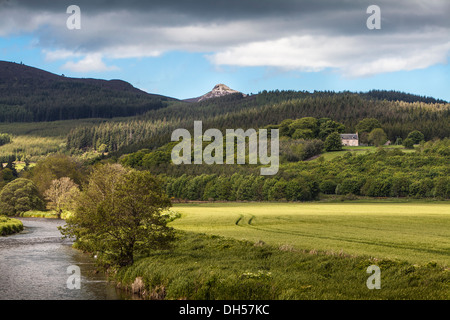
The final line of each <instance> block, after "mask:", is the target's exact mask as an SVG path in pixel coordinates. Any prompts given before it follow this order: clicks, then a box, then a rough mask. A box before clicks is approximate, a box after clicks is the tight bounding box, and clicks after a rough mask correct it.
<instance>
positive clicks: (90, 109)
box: [0, 61, 175, 122]
mask: <svg viewBox="0 0 450 320" xmlns="http://www.w3.org/2000/svg"><path fill="white" fill-rule="evenodd" d="M169 101H175V99H173V98H169V97H164V96H160V95H154V94H148V93H146V92H144V91H141V90H139V89H137V88H135V87H133V86H132V85H131V84H129V83H127V82H125V81H122V80H109V81H107V80H99V79H84V78H69V77H65V76H63V75H61V76H59V75H56V74H53V73H50V72H47V71H44V70H40V69H37V68H33V67H29V66H26V65H23V64H17V63H12V62H6V61H0V122H38V121H55V120H68V119H82V118H112V117H126V116H135V115H139V114H142V113H145V112H147V111H149V110H155V109H159V108H162V107H164V106H166V105H167V103H168V102H169Z"/></svg>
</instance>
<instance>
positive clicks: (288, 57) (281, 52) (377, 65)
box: [208, 30, 450, 78]
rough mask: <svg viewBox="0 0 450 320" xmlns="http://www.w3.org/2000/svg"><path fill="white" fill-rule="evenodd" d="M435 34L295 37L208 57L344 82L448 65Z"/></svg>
mask: <svg viewBox="0 0 450 320" xmlns="http://www.w3.org/2000/svg"><path fill="white" fill-rule="evenodd" d="M440 31H441V32H438V31H437V30H433V31H429V32H424V33H420V34H412V35H406V34H393V35H381V36H375V37H371V36H361V35H359V36H341V37H336V36H326V35H323V36H316V37H313V36H309V35H307V36H300V37H298V36H293V37H286V38H281V39H278V40H271V41H260V42H252V43H248V44H244V45H239V46H236V47H233V48H230V49H227V50H224V51H221V52H217V53H214V54H212V55H209V56H208V58H209V59H210V61H211V62H212V63H214V64H215V65H219V66H220V65H230V66H242V67H244V66H254V67H255V66H270V67H278V68H282V69H287V70H299V71H303V72H317V71H322V70H325V69H334V70H335V71H338V72H340V73H341V74H343V75H344V76H346V77H352V78H353V77H365V76H372V75H375V74H379V73H387V72H395V71H402V70H414V69H422V68H427V67H429V66H432V65H435V64H442V63H446V62H447V57H448V56H449V54H450V41H449V40H448V37H447V36H446V33H443V32H442V30H440Z"/></svg>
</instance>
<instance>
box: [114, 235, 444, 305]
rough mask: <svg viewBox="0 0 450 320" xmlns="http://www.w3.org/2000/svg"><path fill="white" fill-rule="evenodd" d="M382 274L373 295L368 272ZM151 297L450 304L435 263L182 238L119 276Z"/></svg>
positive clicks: (116, 276)
mask: <svg viewBox="0 0 450 320" xmlns="http://www.w3.org/2000/svg"><path fill="white" fill-rule="evenodd" d="M374 264H375V265H377V266H379V267H380V269H381V289H380V290H369V289H368V288H367V285H366V282H367V279H368V277H369V274H367V267H368V266H370V265H374ZM113 278H114V280H115V281H118V282H119V283H120V286H121V287H122V288H123V289H126V290H128V291H132V292H134V293H137V294H141V295H143V296H144V297H145V298H147V299H189V300H234V299H239V300H253V299H256V300H299V299H312V300H315V299H321V300H322V299H329V300H338V299H389V300H394V299H421V300H422V299H448V293H449V289H450V287H449V286H450V272H449V270H448V269H444V268H443V267H439V266H438V265H437V264H433V263H430V264H427V265H424V266H417V265H413V264H410V263H407V262H404V261H398V260H390V259H380V260H377V259H373V258H370V257H367V256H358V257H355V256H347V255H343V254H339V253H335V254H332V253H330V252H322V251H301V250H296V249H294V248H293V247H289V246H282V247H275V246H269V245H267V244H264V243H263V242H257V243H253V242H249V241H238V240H234V239H229V238H228V239H227V238H223V237H218V236H214V235H204V234H197V233H191V232H178V239H177V241H176V244H175V246H174V248H173V249H172V250H168V251H155V252H153V253H152V254H150V255H149V256H147V257H142V258H140V259H138V260H137V261H136V262H135V263H134V265H132V266H130V267H127V268H122V269H119V270H118V272H117V273H115V274H114V275H113Z"/></svg>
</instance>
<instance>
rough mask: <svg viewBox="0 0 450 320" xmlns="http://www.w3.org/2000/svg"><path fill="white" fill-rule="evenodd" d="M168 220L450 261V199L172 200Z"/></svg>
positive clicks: (274, 240) (305, 243) (312, 245)
mask: <svg viewBox="0 0 450 320" xmlns="http://www.w3.org/2000/svg"><path fill="white" fill-rule="evenodd" d="M174 209H175V210H176V211H178V212H180V213H181V214H182V218H181V219H177V220H175V221H174V222H172V224H171V225H172V226H173V227H175V228H177V229H180V230H185V231H192V232H199V233H206V234H214V235H220V236H225V237H229V238H234V239H238V240H246V241H251V242H258V241H263V242H265V243H267V244H269V245H273V246H277V247H280V246H285V247H292V248H295V249H300V250H306V251H324V252H334V253H345V254H348V255H357V256H366V257H373V258H378V259H383V258H386V259H398V260H403V261H408V262H410V263H414V264H421V265H424V264H427V263H429V262H432V261H434V262H437V263H439V264H441V265H444V266H448V265H450V204H449V203H446V202H434V203H433V202H430V203H426V202H411V203H393V202H387V203H382V202H374V203H352V202H344V203H208V204H175V205H174Z"/></svg>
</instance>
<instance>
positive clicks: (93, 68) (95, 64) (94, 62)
mask: <svg viewBox="0 0 450 320" xmlns="http://www.w3.org/2000/svg"><path fill="white" fill-rule="evenodd" d="M61 68H62V69H67V70H70V71H73V72H104V71H113V70H118V69H119V68H118V67H116V66H107V65H106V64H105V63H104V62H103V60H102V55H101V54H99V53H95V54H88V55H86V56H85V57H84V58H83V59H81V60H79V61H77V62H73V61H69V62H66V63H65V64H64V65H63V66H62V67H61Z"/></svg>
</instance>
